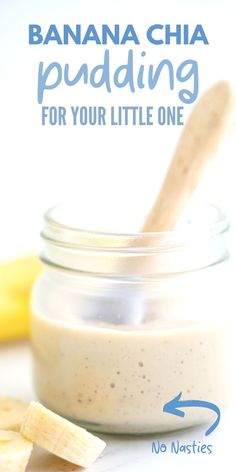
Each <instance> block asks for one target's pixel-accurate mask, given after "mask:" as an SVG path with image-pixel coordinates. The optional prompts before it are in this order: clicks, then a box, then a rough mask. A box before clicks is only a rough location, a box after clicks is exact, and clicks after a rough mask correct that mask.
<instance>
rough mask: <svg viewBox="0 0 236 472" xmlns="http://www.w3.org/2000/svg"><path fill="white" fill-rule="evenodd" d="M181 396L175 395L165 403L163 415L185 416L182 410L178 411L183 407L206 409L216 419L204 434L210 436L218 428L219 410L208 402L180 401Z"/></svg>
mask: <svg viewBox="0 0 236 472" xmlns="http://www.w3.org/2000/svg"><path fill="white" fill-rule="evenodd" d="M181 395H182V392H180V393H179V395H177V397H175V398H173V400H171V401H170V402H167V403H166V404H165V405H164V406H163V411H164V412H165V413H170V414H172V415H176V416H182V417H184V416H185V412H184V411H182V410H179V408H183V407H200V408H208V409H209V410H213V411H215V413H216V414H217V418H216V420H215V422H214V423H213V424H212V425H211V427H210V428H209V429H208V430H207V431H206V432H205V436H208V434H211V433H212V431H214V429H216V427H217V426H218V424H219V422H220V409H219V408H218V406H216V405H215V404H214V403H210V402H205V401H202V400H180V398H181Z"/></svg>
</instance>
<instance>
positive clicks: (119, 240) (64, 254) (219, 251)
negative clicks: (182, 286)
mask: <svg viewBox="0 0 236 472" xmlns="http://www.w3.org/2000/svg"><path fill="white" fill-rule="evenodd" d="M211 209H212V210H213V212H214V213H215V219H213V221H211V223H210V224H204V225H203V224H202V225H201V224H200V223H199V222H198V223H196V224H194V223H191V224H186V225H183V227H181V228H179V229H178V230H176V231H172V232H166V233H137V234H110V233H98V232H91V231H85V230H81V229H78V228H75V227H69V226H64V225H63V224H62V223H61V221H58V220H57V219H56V218H54V212H55V209H52V210H50V212H49V213H47V214H46V216H45V227H44V230H43V232H42V238H43V241H44V249H43V253H42V260H43V261H44V262H45V263H46V264H49V265H51V266H54V267H58V268H62V269H63V270H68V271H73V272H83V273H90V274H100V275H103V276H105V277H109V276H115V277H126V276H127V277H128V276H129V277H130V276H133V277H139V276H148V277H156V276H160V275H162V274H163V275H165V274H176V273H182V272H188V271H194V270H199V269H202V268H205V267H209V266H211V265H214V264H216V263H218V262H221V261H223V260H225V259H227V258H228V251H227V247H226V241H225V233H226V232H227V230H228V227H229V225H228V221H227V219H226V217H225V215H224V213H223V212H222V211H221V210H219V209H218V208H216V207H211Z"/></svg>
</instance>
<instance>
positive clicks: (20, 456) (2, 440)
mask: <svg viewBox="0 0 236 472" xmlns="http://www.w3.org/2000/svg"><path fill="white" fill-rule="evenodd" d="M32 449H33V444H32V442H30V441H27V439H24V438H23V437H22V436H21V434H20V433H16V432H13V431H0V470H1V472H25V469H26V467H27V464H28V462H29V459H30V456H31V452H32Z"/></svg>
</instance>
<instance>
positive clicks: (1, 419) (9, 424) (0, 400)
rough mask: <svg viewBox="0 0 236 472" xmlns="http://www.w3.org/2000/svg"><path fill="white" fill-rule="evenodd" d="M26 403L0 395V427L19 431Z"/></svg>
mask: <svg viewBox="0 0 236 472" xmlns="http://www.w3.org/2000/svg"><path fill="white" fill-rule="evenodd" d="M26 410H27V405H26V404H25V403H23V402H22V401H20V400H15V399H14V398H8V397H0V429H10V430H11V431H20V427H21V423H22V421H23V418H24V414H25V412H26Z"/></svg>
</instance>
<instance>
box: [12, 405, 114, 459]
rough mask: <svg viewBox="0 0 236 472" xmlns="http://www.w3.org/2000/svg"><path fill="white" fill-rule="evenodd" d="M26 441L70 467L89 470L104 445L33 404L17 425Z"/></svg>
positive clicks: (64, 420)
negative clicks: (63, 460) (58, 458)
mask: <svg viewBox="0 0 236 472" xmlns="http://www.w3.org/2000/svg"><path fill="white" fill-rule="evenodd" d="M20 432H21V434H22V435H23V436H24V437H25V438H26V439H28V440H30V441H32V442H33V443H35V444H37V445H38V446H40V447H42V448H43V449H47V450H48V451H50V452H52V453H53V454H55V455H56V456H59V457H61V458H62V459H65V460H67V461H69V462H72V463H73V464H76V465H80V466H82V467H89V466H90V465H91V464H92V463H93V462H94V461H95V460H96V459H97V457H98V456H99V455H100V454H101V452H102V451H103V449H104V448H105V446H106V443H105V442H104V441H102V440H101V439H99V438H97V437H96V436H94V435H93V434H91V433H89V432H88V431H86V429H84V428H80V427H79V426H76V425H75V424H73V423H71V422H70V421H68V420H66V419H65V418H62V417H61V416H59V415H56V414H55V413H53V412H52V411H50V410H48V409H47V408H45V407H44V406H42V405H40V403H37V402H31V403H30V405H29V407H28V409H27V411H26V416H25V419H24V421H23V423H22V426H21V431H20Z"/></svg>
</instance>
